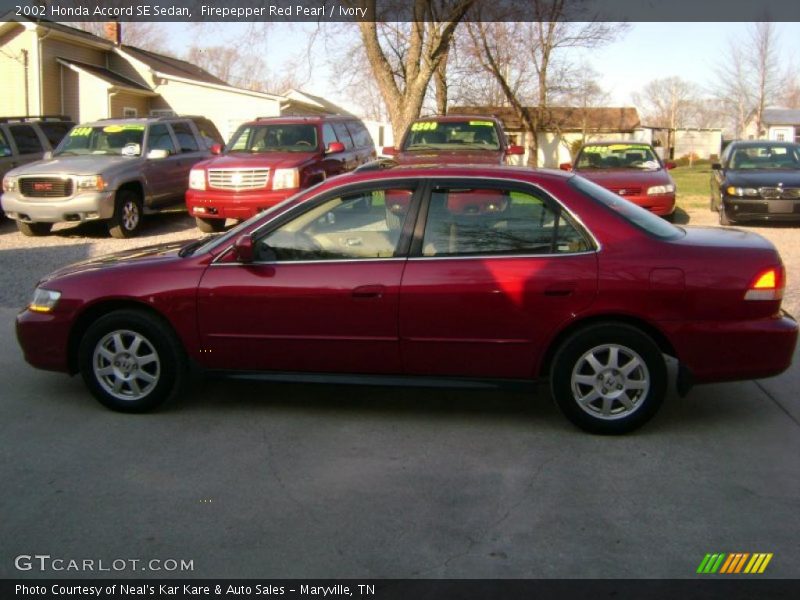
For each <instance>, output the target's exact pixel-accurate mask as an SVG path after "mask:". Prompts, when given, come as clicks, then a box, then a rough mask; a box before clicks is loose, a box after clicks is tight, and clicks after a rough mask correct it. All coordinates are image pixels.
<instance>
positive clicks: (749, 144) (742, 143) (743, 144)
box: [728, 140, 798, 148]
mask: <svg viewBox="0 0 800 600" xmlns="http://www.w3.org/2000/svg"><path fill="white" fill-rule="evenodd" d="M797 145H798V144H796V143H794V142H779V141H777V140H734V141H733V142H731V143H730V144H728V147H732V146H736V147H738V148H758V147H761V146H784V147H793V146H797Z"/></svg>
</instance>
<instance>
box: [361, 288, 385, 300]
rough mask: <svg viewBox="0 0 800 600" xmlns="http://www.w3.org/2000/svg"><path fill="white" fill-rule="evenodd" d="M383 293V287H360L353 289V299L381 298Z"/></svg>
mask: <svg viewBox="0 0 800 600" xmlns="http://www.w3.org/2000/svg"><path fill="white" fill-rule="evenodd" d="M385 291H386V286H383V285H360V286H358V287H357V288H355V289H353V298H381V297H383V293H384V292H385Z"/></svg>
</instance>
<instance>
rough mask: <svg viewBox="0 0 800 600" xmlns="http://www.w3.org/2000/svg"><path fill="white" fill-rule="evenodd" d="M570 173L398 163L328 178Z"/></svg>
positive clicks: (537, 178)
mask: <svg viewBox="0 0 800 600" xmlns="http://www.w3.org/2000/svg"><path fill="white" fill-rule="evenodd" d="M574 176H575V175H574V174H573V173H569V172H566V171H561V170H557V169H538V168H536V169H534V168H531V167H516V166H505V165H496V166H495V165H452V164H448V165H398V166H395V167H390V168H382V169H373V170H369V169H367V170H360V171H353V172H351V173H347V174H344V175H339V176H338V177H336V178H335V179H331V180H330V181H334V180H335V181H337V182H339V183H343V182H345V181H352V182H357V181H376V180H382V179H404V178H408V179H416V178H430V177H440V178H444V179H448V178H453V179H458V178H460V177H463V178H476V177H477V178H486V179H498V180H515V181H520V182H528V183H537V182H541V181H563V180H565V179H570V178H571V177H574Z"/></svg>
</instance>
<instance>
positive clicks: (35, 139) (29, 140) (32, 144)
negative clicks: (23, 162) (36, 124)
mask: <svg viewBox="0 0 800 600" xmlns="http://www.w3.org/2000/svg"><path fill="white" fill-rule="evenodd" d="M8 130H9V132H10V133H11V137H12V138H14V143H15V144H16V145H17V152H19V153H20V154H36V153H39V152H44V148H43V147H42V142H41V141H40V140H39V136H38V135H36V130H35V129H34V128H33V127H32V126H30V125H10V126H9V127H8Z"/></svg>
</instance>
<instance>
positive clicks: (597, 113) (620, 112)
mask: <svg viewBox="0 0 800 600" xmlns="http://www.w3.org/2000/svg"><path fill="white" fill-rule="evenodd" d="M527 108H528V110H530V111H536V110H541V109H539V108H538V107H535V106H529V107H527ZM448 113H460V114H474V115H494V116H496V117H498V118H499V119H501V120H502V121H503V124H504V125H505V128H506V129H510V130H515V129H516V130H519V129H522V122H521V120H520V119H519V117H517V114H516V112H515V111H514V109H513V108H511V107H509V106H453V107H452V108H451V109H449V110H448ZM640 125H641V123H640V121H639V113H638V112H637V111H636V109H635V108H634V107H632V106H622V107H587V108H583V107H574V106H549V107H547V108H545V109H544V114H543V115H542V128H543V129H544V130H547V131H555V130H558V131H582V130H583V129H587V130H589V131H595V132H597V131H609V132H615V131H633V130H634V129H636V128H637V127H639V126H640Z"/></svg>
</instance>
